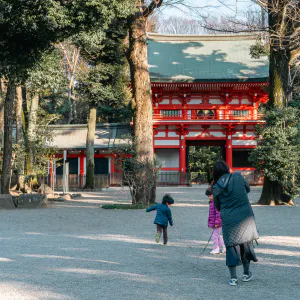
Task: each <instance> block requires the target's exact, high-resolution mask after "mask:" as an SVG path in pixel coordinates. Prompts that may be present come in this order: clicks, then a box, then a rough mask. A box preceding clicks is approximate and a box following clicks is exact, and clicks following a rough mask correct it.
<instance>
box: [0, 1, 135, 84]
mask: <svg viewBox="0 0 300 300" xmlns="http://www.w3.org/2000/svg"><path fill="white" fill-rule="evenodd" d="M132 2H133V1H130V0H102V1H95V0H84V1H83V0H78V1H62V0H26V1H24V0H0V41H1V42H0V46H1V51H0V74H4V75H6V77H7V78H9V77H18V79H23V80H24V79H25V78H27V76H28V71H29V70H30V69H31V68H33V67H34V66H35V65H36V64H37V63H38V62H39V60H40V59H41V57H42V55H43V53H44V52H45V51H46V50H48V49H49V48H51V47H52V43H55V42H58V41H62V40H63V39H65V38H67V37H69V36H71V35H74V34H78V33H79V32H82V31H88V30H93V29H94V28H98V29H99V28H104V29H108V28H109V26H110V24H111V23H112V22H113V21H114V20H115V19H116V18H119V17H122V18H126V17H127V16H128V15H129V14H131V13H133V11H134V9H135V8H134V4H135V3H132Z"/></svg>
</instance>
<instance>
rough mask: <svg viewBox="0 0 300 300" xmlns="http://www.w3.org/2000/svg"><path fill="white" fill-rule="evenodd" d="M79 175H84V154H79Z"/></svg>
mask: <svg viewBox="0 0 300 300" xmlns="http://www.w3.org/2000/svg"><path fill="white" fill-rule="evenodd" d="M79 173H80V175H84V156H83V155H81V156H80V168H79Z"/></svg>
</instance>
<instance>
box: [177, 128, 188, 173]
mask: <svg viewBox="0 0 300 300" xmlns="http://www.w3.org/2000/svg"><path fill="white" fill-rule="evenodd" d="M186 127H187V125H183V124H181V125H180V127H179V128H178V130H177V133H178V134H179V172H180V173H185V172H186V140H185V136H186V134H188V131H187V129H186Z"/></svg>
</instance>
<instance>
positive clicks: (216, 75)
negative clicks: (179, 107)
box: [148, 34, 269, 82]
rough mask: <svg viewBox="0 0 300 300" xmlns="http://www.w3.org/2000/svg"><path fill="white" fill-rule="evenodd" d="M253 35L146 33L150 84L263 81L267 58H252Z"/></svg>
mask: <svg viewBox="0 0 300 300" xmlns="http://www.w3.org/2000/svg"><path fill="white" fill-rule="evenodd" d="M256 39H257V36H255V35H192V36H186V35H160V34H148V62H149V71H150V78H151V81H152V82H161V81H169V82H179V81H180V82H197V81H198V82H199V81H266V79H267V77H268V75H269V67H268V66H269V64H268V58H267V57H262V58H260V59H254V58H252V57H251V55H250V46H251V45H253V44H254V43H255V42H256Z"/></svg>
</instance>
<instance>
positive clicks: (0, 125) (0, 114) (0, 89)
mask: <svg viewBox="0 0 300 300" xmlns="http://www.w3.org/2000/svg"><path fill="white" fill-rule="evenodd" d="M4 97H5V85H4V80H3V78H0V154H2V139H3V131H4Z"/></svg>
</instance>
